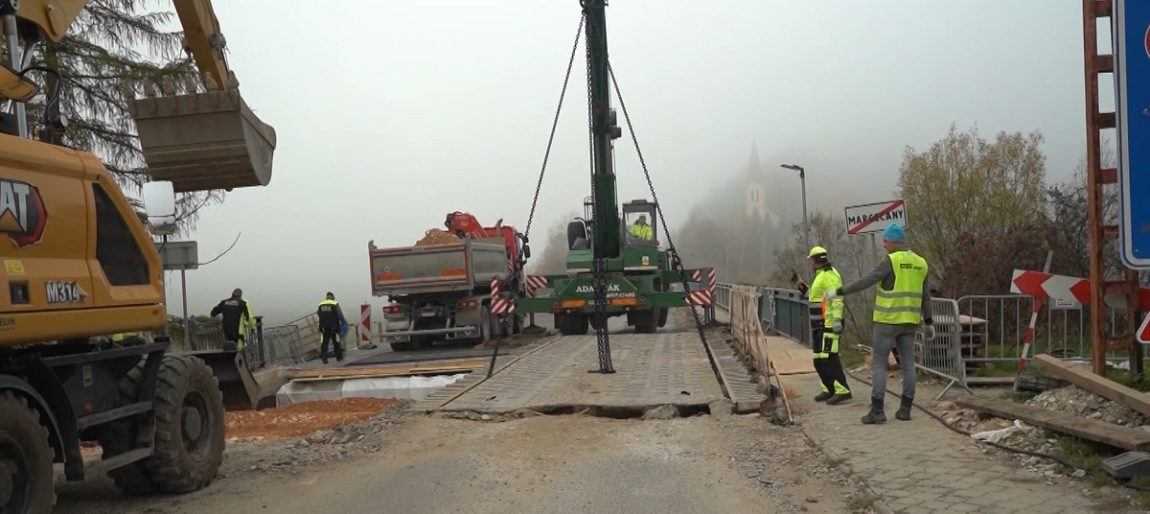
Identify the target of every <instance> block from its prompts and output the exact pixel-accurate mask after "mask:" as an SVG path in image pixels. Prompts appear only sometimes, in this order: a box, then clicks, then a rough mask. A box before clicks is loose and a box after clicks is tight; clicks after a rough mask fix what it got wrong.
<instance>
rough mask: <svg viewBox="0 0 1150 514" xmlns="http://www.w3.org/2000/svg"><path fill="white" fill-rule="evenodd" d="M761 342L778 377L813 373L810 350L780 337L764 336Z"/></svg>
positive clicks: (813, 366)
mask: <svg viewBox="0 0 1150 514" xmlns="http://www.w3.org/2000/svg"><path fill="white" fill-rule="evenodd" d="M763 340H764V341H765V343H766V345H765V346H766V348H767V351H769V352H770V354H771V364H774V366H775V369H776V370H778V373H779V375H803V374H807V373H814V372H815V363H814V360H813V359H814V356H813V354H811V349H810V348H807V347H805V346H803V345H801V344H799V343H796V342H794V341H792V340H790V339H787V338H785V337H780V336H766V337H764V338H763Z"/></svg>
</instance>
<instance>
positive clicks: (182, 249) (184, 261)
mask: <svg viewBox="0 0 1150 514" xmlns="http://www.w3.org/2000/svg"><path fill="white" fill-rule="evenodd" d="M156 249H158V250H159V251H160V261H161V262H162V263H163V265H164V269H165V270H168V271H173V270H179V272H180V298H181V300H182V304H183V314H184V348H185V349H187V350H191V349H192V320H191V319H190V318H188V270H190V269H196V268H199V266H200V264H199V262H200V256H199V246H198V245H197V244H196V242H195V241H167V240H165V241H163V242H161V243H157V244H156Z"/></svg>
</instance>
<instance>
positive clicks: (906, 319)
mask: <svg viewBox="0 0 1150 514" xmlns="http://www.w3.org/2000/svg"><path fill="white" fill-rule="evenodd" d="M882 244H883V247H884V248H886V251H887V258H886V259H883V260H882V262H880V263H879V265H878V266H877V267H876V268H875V269H874V270H873V271H871V272H870V273H869V274H868V275H867V276H865V277H862V278H861V279H859V280H858V281H857V282H855V283H853V284H848V285H846V286H843V287H841V288H839V289H838V290H837V291H833V292H831V293H828V294H827V295H826V296H827V297H828V298H830V299H832V300H833V299H835V298H837V297H839V296H842V295H848V294H852V293H857V292H859V291H863V290H865V289H868V288H870V287H871V286H873V285H876V284H877V285H878V289H877V290H876V291H875V300H874V318H873V319H874V329H873V330H874V333H873V335H872V345H873V346H872V350H873V353H872V359H871V387H872V389H871V408H870V412H869V413H867V415H866V416H863V418H862V422H863V424H867V425H874V424H881V423H886V413H885V412H884V410H883V395H885V394H886V374H887V359H889V358H890V352H891V349H892V348H898V352H899V354H900V355H901V356H902V366H900V367H901V368H902V402H901V403H900V405H899V408H898V412H897V413H895V417H896V418H898V419H900V420H903V421H910V409H911V407H912V406H913V404H914V383H915V368H914V336H915V333H916V332H918V331H919V329H920V328H923V330H924V332H925V337H926V338H927V340H928V341H929V340H931V339H934V335H935V334H934V326H933V320H932V319H931V315H930V291H929V289H928V287H927V273H928V271H929V268H928V266H927V263H926V259H923V258H922V257H920V256H919V255H918V254H916V253H914V252H913V251H911V250H909V249H907V247H906V233H905V232H904V230H903V228H902V226H901V225H897V224H894V223H891V224H890V225H888V226H887V227H886V230H885V231H883V237H882ZM924 324H925V327H923V325H924Z"/></svg>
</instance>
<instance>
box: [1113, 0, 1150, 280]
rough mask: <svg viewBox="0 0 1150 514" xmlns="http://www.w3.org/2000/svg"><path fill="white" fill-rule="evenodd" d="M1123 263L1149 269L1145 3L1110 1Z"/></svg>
mask: <svg viewBox="0 0 1150 514" xmlns="http://www.w3.org/2000/svg"><path fill="white" fill-rule="evenodd" d="M1114 43H1115V46H1114V60H1115V80H1114V83H1115V84H1116V87H1117V90H1118V91H1117V103H1118V108H1117V118H1118V176H1119V185H1120V187H1121V191H1122V222H1121V225H1122V227H1121V232H1122V237H1121V241H1122V244H1121V245H1120V246H1121V248H1122V250H1121V251H1122V261H1123V262H1124V263H1125V264H1126V265H1127V266H1129V267H1131V268H1135V269H1150V2H1147V1H1145V0H1133V1H1126V0H1115V1H1114Z"/></svg>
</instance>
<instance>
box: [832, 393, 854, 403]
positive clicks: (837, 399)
mask: <svg viewBox="0 0 1150 514" xmlns="http://www.w3.org/2000/svg"><path fill="white" fill-rule="evenodd" d="M851 398H852V396H851V394H850V393H842V394H836V395H834V396H832V397H831V399H829V400H827V405H838V404H840V403H843V402H845V401H849V400H850V399H851Z"/></svg>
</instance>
